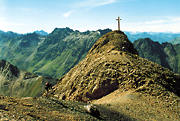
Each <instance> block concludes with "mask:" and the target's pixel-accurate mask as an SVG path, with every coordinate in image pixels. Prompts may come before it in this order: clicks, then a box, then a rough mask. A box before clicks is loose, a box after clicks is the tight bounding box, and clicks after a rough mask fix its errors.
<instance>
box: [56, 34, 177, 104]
mask: <svg viewBox="0 0 180 121" xmlns="http://www.w3.org/2000/svg"><path fill="white" fill-rule="evenodd" d="M179 78H180V77H179V75H176V74H174V73H172V72H171V71H169V70H168V69H166V68H163V67H161V66H160V65H158V64H155V63H153V62H150V61H148V60H146V59H143V58H141V57H139V56H138V54H137V51H136V50H135V49H134V47H133V45H132V43H131V42H130V41H129V40H128V38H127V36H126V35H125V34H124V33H123V32H120V31H113V32H109V33H107V34H106V35H104V36H102V37H101V38H100V39H99V40H98V41H97V42H96V43H95V44H94V46H93V47H92V48H91V49H90V51H89V52H88V54H87V56H86V58H85V59H84V60H82V61H81V62H80V63H79V64H78V65H76V66H75V67H74V68H72V69H71V70H70V71H69V72H68V73H67V74H66V75H65V76H64V77H63V78H62V79H61V80H60V81H59V83H58V84H57V85H56V86H55V90H54V91H55V94H54V96H55V97H58V98H59V99H68V100H78V101H85V102H87V101H91V100H95V99H99V98H102V97H103V96H106V95H108V94H110V93H111V92H113V91H115V90H117V89H120V90H122V91H127V90H135V91H141V92H146V93H148V94H150V95H156V96H162V95H169V91H170V92H174V93H175V94H177V95H180V93H179V91H180V86H179V81H178V80H179Z"/></svg>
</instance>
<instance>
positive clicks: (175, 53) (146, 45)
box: [133, 38, 180, 73]
mask: <svg viewBox="0 0 180 121" xmlns="http://www.w3.org/2000/svg"><path fill="white" fill-rule="evenodd" d="M133 45H134V47H135V48H136V49H137V51H138V53H139V56H140V57H143V58H146V59H148V60H151V61H153V62H155V63H158V64H160V65H162V66H163V67H166V68H169V69H170V70H172V71H173V72H176V73H180V68H179V63H180V59H179V54H180V53H179V52H180V51H179V48H180V45H179V44H177V45H173V44H171V43H168V42H166V43H162V44H160V43H159V42H154V41H152V40H151V39H149V38H144V39H138V40H136V41H134V43H133Z"/></svg>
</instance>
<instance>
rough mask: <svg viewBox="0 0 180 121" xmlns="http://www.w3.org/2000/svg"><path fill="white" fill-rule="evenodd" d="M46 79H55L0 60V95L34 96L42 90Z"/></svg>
mask: <svg viewBox="0 0 180 121" xmlns="http://www.w3.org/2000/svg"><path fill="white" fill-rule="evenodd" d="M46 81H49V82H51V83H52V84H55V83H56V81H57V80H55V79H52V78H50V77H42V76H38V75H36V74H33V73H29V72H25V71H21V70H19V69H18V68H17V67H16V66H14V65H12V64H10V63H9V62H7V61H5V60H0V95H5V96H14V97H29V96H32V97H36V96H40V95H42V94H43V92H44V84H45V83H46Z"/></svg>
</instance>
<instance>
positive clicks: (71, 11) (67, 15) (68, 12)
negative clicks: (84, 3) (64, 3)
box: [63, 10, 74, 18]
mask: <svg viewBox="0 0 180 121" xmlns="http://www.w3.org/2000/svg"><path fill="white" fill-rule="evenodd" d="M73 12H74V11H73V10H70V11H67V12H65V13H64V14H63V16H64V17H65V18H68V17H69V16H70V15H71V14H72V13H73Z"/></svg>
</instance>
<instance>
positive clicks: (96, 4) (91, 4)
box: [75, 0, 117, 8]
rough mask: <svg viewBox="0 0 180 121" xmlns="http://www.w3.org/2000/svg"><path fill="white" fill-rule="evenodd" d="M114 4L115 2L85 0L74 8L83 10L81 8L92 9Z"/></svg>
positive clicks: (112, 0)
mask: <svg viewBox="0 0 180 121" xmlns="http://www.w3.org/2000/svg"><path fill="white" fill-rule="evenodd" d="M115 2H117V0H86V1H83V2H79V3H76V4H75V6H76V7H77V8H83V7H88V8H94V7H99V6H104V5H108V4H112V3H115Z"/></svg>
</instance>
